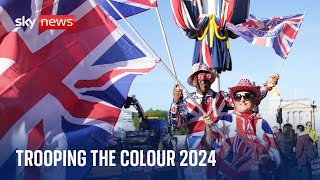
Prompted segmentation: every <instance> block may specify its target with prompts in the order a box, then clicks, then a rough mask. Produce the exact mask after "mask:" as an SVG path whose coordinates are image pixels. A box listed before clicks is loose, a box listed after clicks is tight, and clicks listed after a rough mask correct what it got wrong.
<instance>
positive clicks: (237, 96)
mask: <svg viewBox="0 0 320 180" xmlns="http://www.w3.org/2000/svg"><path fill="white" fill-rule="evenodd" d="M241 98H243V99H244V100H246V101H247V100H251V99H253V98H255V96H254V95H253V94H251V93H245V94H244V95H242V94H235V95H234V100H235V101H240V100H241Z"/></svg>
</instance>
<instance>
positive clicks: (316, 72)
mask: <svg viewBox="0 0 320 180" xmlns="http://www.w3.org/2000/svg"><path fill="white" fill-rule="evenodd" d="M158 5H159V7H158V8H159V11H160V15H161V18H162V20H163V25H164V28H165V31H166V34H167V38H168V42H169V46H170V50H171V53H172V57H173V61H174V64H175V67H176V71H177V76H178V79H179V80H180V81H181V82H182V83H183V84H184V86H185V87H186V88H187V89H188V90H189V92H193V91H195V89H194V88H193V87H190V86H189V85H188V84H187V83H186V79H187V77H188V75H189V74H190V72H191V62H192V56H193V46H194V40H191V39H188V38H187V37H185V36H184V35H183V33H182V31H181V30H180V29H179V28H178V27H177V26H176V25H175V23H174V21H173V17H172V12H171V6H170V1H169V0H158ZM319 7H320V1H318V0H308V1H297V0H280V1H279V0H277V1H276V0H269V1H264V2H262V1H251V7H250V13H251V14H253V15H255V16H256V17H258V18H271V17H277V16H288V15H295V14H300V13H304V12H306V16H305V20H304V22H303V23H302V26H301V28H300V31H299V33H298V35H297V38H296V40H295V41H294V44H293V46H292V48H291V50H290V53H289V56H288V58H287V59H286V62H285V64H284V66H283V67H282V71H281V72H280V81H279V90H280V92H281V98H282V99H284V100H290V99H294V98H295V97H296V98H297V99H304V98H307V99H310V100H314V101H316V103H318V104H319V103H320V85H319V81H318V79H317V78H318V77H320V62H319V60H320V58H319V57H318V56H319V55H318V53H319V51H320V46H319V45H318V43H319V42H320V36H319V33H318V31H319V30H320V9H319ZM128 19H129V22H130V23H132V25H133V26H134V27H135V28H136V29H137V30H138V32H139V33H140V34H141V35H142V37H143V38H144V39H145V40H146V41H147V42H148V44H149V45H150V46H151V47H152V48H153V49H154V51H155V52H156V53H157V54H158V55H159V56H160V57H161V58H162V60H163V61H164V62H165V63H166V64H167V65H168V66H169V67H170V64H169V58H168V55H167V53H166V49H165V44H164V41H163V39H162V35H161V30H160V26H159V22H158V20H157V15H156V11H155V10H149V11H147V12H144V13H141V14H139V15H136V16H132V17H130V18H128ZM121 25H123V27H124V28H125V29H127V31H128V32H129V33H130V34H131V36H132V37H135V36H134V35H133V33H131V31H130V30H129V29H128V28H127V27H126V26H125V25H124V24H123V22H121ZM230 44H231V49H230V52H231V58H232V65H233V69H232V71H227V72H223V73H222V74H221V84H220V86H221V90H227V88H228V87H230V86H234V85H236V84H237V82H238V81H239V79H240V78H241V77H249V78H250V79H252V80H254V81H255V82H256V83H257V84H258V85H262V84H263V82H265V81H266V80H267V78H268V77H269V75H271V74H274V73H276V72H277V69H278V67H279V66H280V64H281V61H282V59H281V58H280V57H279V56H278V55H276V54H275V53H274V50H273V49H272V48H265V47H259V46H254V45H252V44H249V43H248V42H246V41H245V40H243V39H242V38H240V37H239V38H237V39H235V40H231V41H230ZM170 68H171V67H170ZM173 85H174V81H173V79H172V78H171V77H170V76H169V75H168V74H167V72H166V71H165V70H164V68H163V67H162V66H161V65H160V64H159V65H157V66H156V67H155V68H154V70H152V71H151V72H150V73H148V74H146V75H143V76H138V77H137V78H136V79H135V80H134V82H133V83H132V86H131V89H130V91H129V95H136V97H137V98H138V99H139V101H140V103H141V104H142V106H143V107H144V109H145V110H148V109H150V108H152V109H163V110H167V109H168V107H169V106H170V103H171V101H172V88H173Z"/></svg>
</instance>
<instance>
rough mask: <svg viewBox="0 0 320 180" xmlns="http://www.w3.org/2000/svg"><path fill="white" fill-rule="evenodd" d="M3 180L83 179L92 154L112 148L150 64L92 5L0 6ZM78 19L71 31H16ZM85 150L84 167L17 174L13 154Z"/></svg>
mask: <svg viewBox="0 0 320 180" xmlns="http://www.w3.org/2000/svg"><path fill="white" fill-rule="evenodd" d="M0 9H1V11H0V37H1V41H0V43H1V44H0V122H1V126H0V152H1V155H0V176H1V179H23V178H25V179H37V178H39V177H42V178H44V179H81V178H82V177H83V176H84V175H85V174H86V173H87V171H88V170H89V168H90V165H91V164H92V162H91V161H92V157H91V154H90V153H88V151H90V150H91V149H103V148H105V147H106V146H107V145H109V144H110V143H112V141H111V139H112V138H111V136H112V131H113V127H114V125H115V123H116V122H117V119H118V116H119V114H120V110H121V107H122V106H123V103H124V100H125V99H126V97H127V93H128V90H129V87H130V85H131V82H132V81H133V79H134V78H135V76H136V75H138V74H144V73H147V72H148V71H150V70H151V69H152V68H153V67H154V66H155V63H154V62H153V61H151V58H150V56H149V55H148V54H147V53H146V52H145V51H144V50H143V49H142V48H141V47H140V46H139V45H138V44H137V43H136V42H133V40H132V39H131V38H129V37H128V36H127V35H126V34H124V33H123V30H122V29H121V28H120V27H119V26H118V25H117V24H116V23H115V21H114V20H112V19H109V16H108V15H107V14H105V13H104V12H103V11H102V10H101V9H100V6H98V5H97V4H96V1H95V0H77V1H74V0H60V1H56V0H44V1H42V0H37V1H32V0H23V1H20V0H2V1H0ZM45 14H53V15H67V14H72V15H75V16H76V29H75V30H47V31H43V32H41V31H39V30H38V27H37V26H34V27H33V28H32V29H30V27H24V28H18V27H15V24H14V22H15V19H16V18H19V17H22V16H25V17H26V18H31V19H35V18H36V17H38V16H39V15H45ZM17 149H21V150H25V149H30V150H36V149H40V150H65V149H69V150H79V149H84V150H86V151H87V163H86V164H87V165H86V166H85V167H81V169H80V167H63V166H62V163H59V164H58V166H57V167H53V168H48V167H46V168H45V167H42V168H30V167H23V166H21V167H18V166H17V156H16V153H15V150H17Z"/></svg>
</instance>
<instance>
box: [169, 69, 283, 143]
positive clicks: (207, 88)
mask: <svg viewBox="0 0 320 180" xmlns="http://www.w3.org/2000/svg"><path fill="white" fill-rule="evenodd" d="M215 78H216V74H215V73H213V72H212V71H211V69H210V68H209V67H208V66H207V65H206V64H203V63H196V64H194V65H193V67H192V73H191V74H190V76H189V77H188V79H187V81H188V84H189V85H190V86H193V87H195V88H196V92H194V93H192V97H193V98H194V99H195V101H196V102H197V103H198V104H199V105H201V106H202V108H203V110H204V111H205V112H206V114H205V115H203V114H202V113H201V112H200V111H199V109H198V108H197V107H196V105H195V104H194V103H193V102H192V101H191V99H190V98H188V97H187V98H185V99H183V92H182V89H181V88H180V87H179V86H178V85H175V87H174V89H173V102H172V104H171V108H170V111H169V119H170V122H171V127H172V130H173V131H174V130H177V129H181V128H183V127H185V126H186V127H187V129H188V136H187V145H188V148H189V149H205V146H206V145H208V143H207V142H206V140H205V138H204V137H207V136H204V134H205V128H206V126H205V122H206V121H205V120H210V121H214V120H217V119H218V117H220V116H223V115H225V114H227V112H228V109H230V107H231V108H232V100H231V99H230V98H229V97H226V96H225V93H224V92H215V91H213V90H212V89H211V84H212V83H213V82H214V80H215ZM278 79H279V76H278V75H274V76H271V77H270V78H269V79H268V81H267V83H266V85H265V86H263V87H262V88H260V91H261V93H260V96H259V98H260V99H262V98H264V97H265V96H266V94H267V91H268V90H270V89H271V88H272V87H274V86H275V85H276V84H277V81H278Z"/></svg>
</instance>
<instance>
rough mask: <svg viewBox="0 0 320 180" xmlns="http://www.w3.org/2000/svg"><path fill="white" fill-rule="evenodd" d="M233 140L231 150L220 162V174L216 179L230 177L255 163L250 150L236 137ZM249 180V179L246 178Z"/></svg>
mask: <svg viewBox="0 0 320 180" xmlns="http://www.w3.org/2000/svg"><path fill="white" fill-rule="evenodd" d="M232 139H233V143H232V146H231V149H230V150H229V152H228V154H227V156H226V158H225V159H224V160H222V161H223V162H222V163H221V166H220V172H219V175H218V177H217V179H224V178H222V177H230V176H232V175H236V174H238V173H239V170H240V169H241V167H243V166H249V167H250V166H252V164H253V163H255V161H254V160H253V158H252V156H253V153H254V152H253V151H252V149H251V148H250V147H249V146H248V145H247V144H246V143H245V142H244V141H243V140H242V138H240V137H239V135H236V136H235V137H234V138H232ZM248 178H249V177H248ZM227 179H228V178H227Z"/></svg>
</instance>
